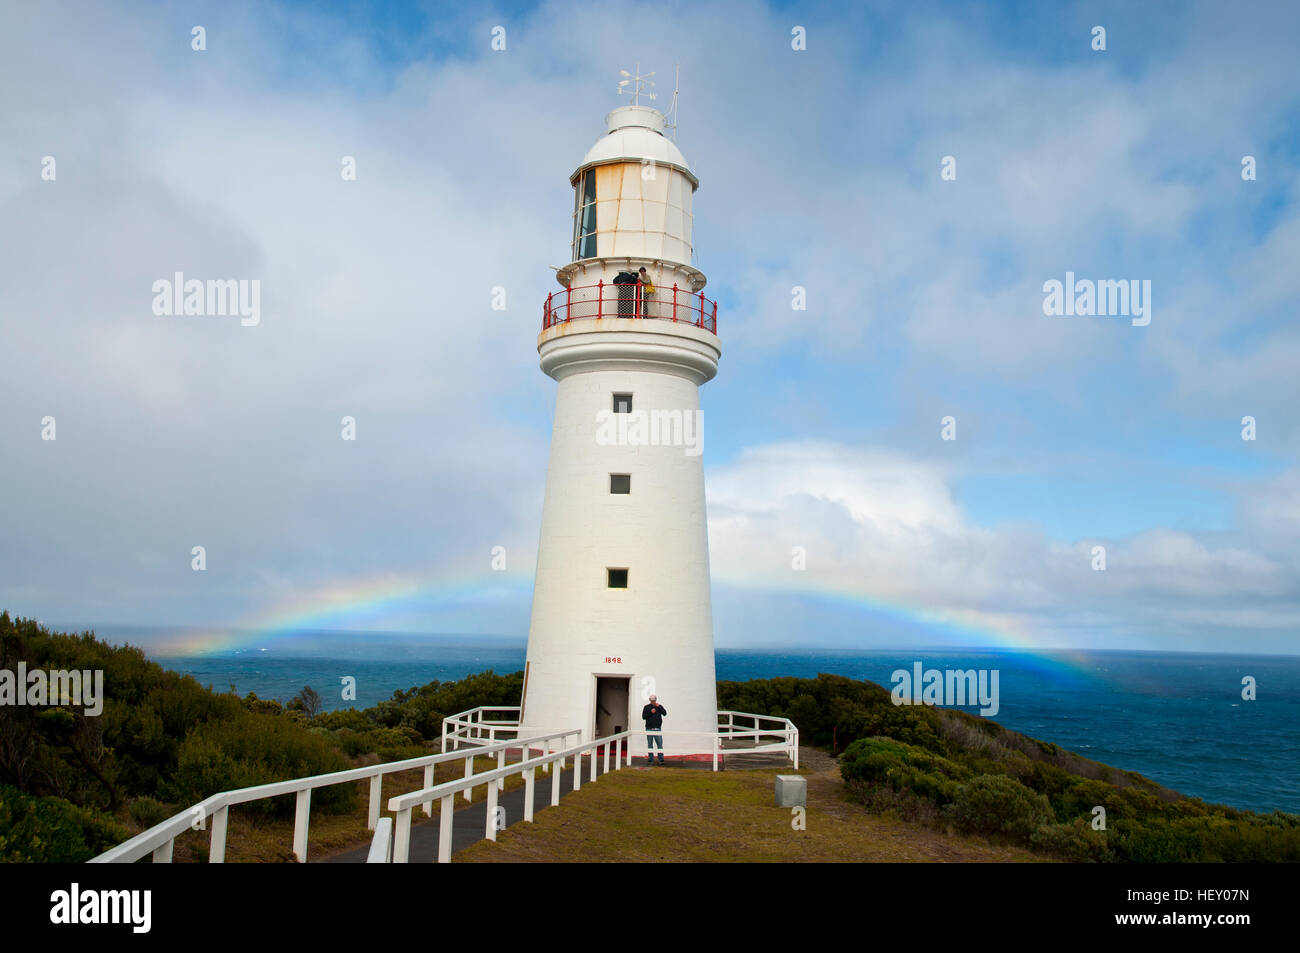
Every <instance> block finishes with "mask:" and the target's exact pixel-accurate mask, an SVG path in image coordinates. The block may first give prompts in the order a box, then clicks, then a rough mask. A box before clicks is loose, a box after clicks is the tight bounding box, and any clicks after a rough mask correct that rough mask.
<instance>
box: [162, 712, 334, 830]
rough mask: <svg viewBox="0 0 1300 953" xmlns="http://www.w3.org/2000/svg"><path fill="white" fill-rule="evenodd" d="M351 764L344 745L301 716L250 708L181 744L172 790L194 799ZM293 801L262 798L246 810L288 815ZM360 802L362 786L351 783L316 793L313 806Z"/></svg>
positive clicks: (182, 799)
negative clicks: (267, 713)
mask: <svg viewBox="0 0 1300 953" xmlns="http://www.w3.org/2000/svg"><path fill="white" fill-rule="evenodd" d="M347 767H349V765H348V762H347V760H346V759H345V758H344V757H343V755H342V753H340V751H339V750H338V748H336V747H335V746H334V745H333V744H331V743H330V741H329V740H328V739H327V738H324V737H322V736H320V735H318V734H313V733H311V732H309V731H307V730H306V729H305V728H303V726H302V725H301V723H299V722H297V721H296V720H291V719H288V718H266V717H260V716H257V715H253V714H250V713H245V714H243V716H242V717H236V718H231V719H227V720H224V721H217V722H208V723H207V724H204V725H202V726H200V727H199V728H198V729H196V730H195V731H193V732H192V733H191V734H190V735H189V736H188V737H187V738H186V739H185V741H184V742H183V743H182V745H181V748H180V752H179V754H178V756H177V763H176V771H175V773H174V774H173V776H172V779H171V781H170V782H169V783H168V784H167V785H166V790H167V793H168V796H169V797H170V798H171V800H173V801H176V802H178V803H182V804H192V803H195V802H198V801H202V800H203V799H204V798H207V797H210V796H211V795H213V794H216V793H217V792H219V791H227V790H230V789H232V788H244V787H252V786H254V785H258V784H269V783H271V782H273V781H287V780H290V779H292V778H301V777H307V776H309V775H313V774H328V773H330V772H332V771H342V770H344V769H346V768H347ZM293 800H294V799H293V798H292V797H290V796H288V795H286V796H284V797H281V798H274V799H271V800H269V801H256V802H253V803H250V804H249V805H248V807H246V808H244V810H255V811H262V812H264V813H279V814H283V813H287V812H288V811H290V810H292V808H293ZM277 802H278V803H277ZM355 803H356V791H355V788H354V786H353V785H350V784H339V785H331V786H329V787H323V788H318V789H316V790H315V791H313V792H312V806H313V807H321V808H323V809H325V810H327V811H330V812H339V811H347V810H351V808H352V807H353V806H354V805H355Z"/></svg>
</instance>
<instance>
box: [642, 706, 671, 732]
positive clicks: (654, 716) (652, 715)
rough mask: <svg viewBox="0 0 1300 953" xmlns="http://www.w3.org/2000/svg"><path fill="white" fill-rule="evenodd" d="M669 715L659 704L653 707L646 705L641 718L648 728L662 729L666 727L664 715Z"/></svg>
mask: <svg viewBox="0 0 1300 953" xmlns="http://www.w3.org/2000/svg"><path fill="white" fill-rule="evenodd" d="M666 714H668V709H667V708H665V707H664V706H663V705H660V704H658V703H657V702H656V703H655V704H653V705H646V706H645V707H644V708H642V709H641V717H642V718H643V719H644V720H645V726H646V728H650V729H653V728H662V727H663V726H664V715H666Z"/></svg>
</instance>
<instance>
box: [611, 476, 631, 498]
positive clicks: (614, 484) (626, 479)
mask: <svg viewBox="0 0 1300 953" xmlns="http://www.w3.org/2000/svg"><path fill="white" fill-rule="evenodd" d="M609 492H611V493H631V492H632V474H630V473H611V474H610V475H609Z"/></svg>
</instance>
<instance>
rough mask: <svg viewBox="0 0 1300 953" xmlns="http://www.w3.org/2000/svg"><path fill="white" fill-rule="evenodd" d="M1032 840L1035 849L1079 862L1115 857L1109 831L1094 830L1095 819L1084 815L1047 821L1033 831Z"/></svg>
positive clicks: (1105, 859) (1091, 861)
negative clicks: (1092, 820)
mask: <svg viewBox="0 0 1300 953" xmlns="http://www.w3.org/2000/svg"><path fill="white" fill-rule="evenodd" d="M1029 843H1030V845H1032V846H1033V848H1034V849H1035V850H1039V851H1042V852H1043V853H1045V854H1053V855H1055V856H1057V857H1060V858H1061V859H1062V860H1070V861H1074V862H1075V863H1103V862H1105V861H1108V860H1112V859H1113V855H1112V853H1111V850H1110V845H1109V844H1108V843H1107V842H1106V834H1105V832H1104V831H1095V830H1093V829H1092V823H1091V822H1090V821H1087V820H1085V819H1084V818H1081V817H1080V818H1076V819H1075V820H1073V821H1071V822H1070V823H1068V824H1045V825H1043V826H1042V827H1040V828H1039V829H1038V830H1036V831H1034V833H1033V834H1031V835H1030V838H1029Z"/></svg>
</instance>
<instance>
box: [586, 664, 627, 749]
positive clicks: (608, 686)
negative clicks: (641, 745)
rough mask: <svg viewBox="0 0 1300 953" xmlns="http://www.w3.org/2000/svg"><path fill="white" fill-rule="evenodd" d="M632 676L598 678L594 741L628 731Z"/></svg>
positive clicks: (602, 676) (601, 676) (604, 676)
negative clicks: (628, 705)
mask: <svg viewBox="0 0 1300 953" xmlns="http://www.w3.org/2000/svg"><path fill="white" fill-rule="evenodd" d="M629 681H630V676H627V675H614V676H606V675H598V676H596V719H595V724H594V725H593V727H594V728H595V732H596V733H595V734H594V735H592V739H593V740H595V739H596V738H604V737H606V736H608V735H612V734H617V733H618V732H620V731H627V728H628V724H629V723H630V719H629V717H628V707H627V704H628V696H629Z"/></svg>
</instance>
